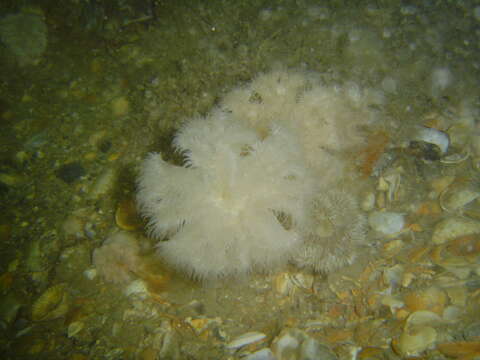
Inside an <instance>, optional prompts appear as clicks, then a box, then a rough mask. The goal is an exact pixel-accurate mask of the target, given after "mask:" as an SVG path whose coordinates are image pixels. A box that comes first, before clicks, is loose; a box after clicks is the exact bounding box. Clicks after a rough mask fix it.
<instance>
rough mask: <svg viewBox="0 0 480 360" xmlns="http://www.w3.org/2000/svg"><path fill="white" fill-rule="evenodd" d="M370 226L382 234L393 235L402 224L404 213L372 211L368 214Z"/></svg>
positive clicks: (399, 229) (401, 227) (400, 228)
mask: <svg viewBox="0 0 480 360" xmlns="http://www.w3.org/2000/svg"><path fill="white" fill-rule="evenodd" d="M368 223H369V224H370V226H371V228H372V229H373V230H375V231H377V232H379V233H381V234H384V235H393V234H396V233H398V232H400V231H401V230H402V229H403V227H404V225H405V219H404V215H403V214H400V213H395V212H389V211H374V212H372V213H370V215H369V216H368Z"/></svg>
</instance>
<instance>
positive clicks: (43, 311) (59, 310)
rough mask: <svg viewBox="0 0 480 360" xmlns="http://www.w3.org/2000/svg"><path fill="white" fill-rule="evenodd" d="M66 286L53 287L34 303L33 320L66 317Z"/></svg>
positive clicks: (67, 305)
mask: <svg viewBox="0 0 480 360" xmlns="http://www.w3.org/2000/svg"><path fill="white" fill-rule="evenodd" d="M65 287H66V286H65V284H59V285H55V286H52V287H50V288H48V289H47V290H45V291H44V293H43V294H42V295H41V296H40V297H39V298H38V299H37V300H36V301H35V302H34V303H33V306H32V320H33V321H44V320H53V319H57V318H59V317H61V316H63V315H65V314H66V313H67V311H68V307H69V304H68V302H69V301H68V293H67V292H66V290H65Z"/></svg>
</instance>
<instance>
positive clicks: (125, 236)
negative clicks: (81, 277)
mask: <svg viewBox="0 0 480 360" xmlns="http://www.w3.org/2000/svg"><path fill="white" fill-rule="evenodd" d="M139 253H140V247H139V246H138V244H137V242H136V240H135V237H134V236H133V235H131V234H129V233H127V232H123V231H122V232H117V233H115V234H113V235H111V236H110V237H109V238H108V239H107V240H106V241H105V242H104V243H103V245H102V246H101V247H99V248H98V249H95V251H94V252H93V264H94V266H95V268H96V269H97V272H98V274H99V275H101V276H103V277H104V278H105V280H107V281H110V282H114V283H127V282H129V281H131V280H133V279H134V273H136V272H138V271H139V270H140V268H141V260H140V256H139Z"/></svg>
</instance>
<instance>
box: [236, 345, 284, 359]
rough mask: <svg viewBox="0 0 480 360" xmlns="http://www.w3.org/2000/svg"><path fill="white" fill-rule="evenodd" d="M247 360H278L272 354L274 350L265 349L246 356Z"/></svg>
mask: <svg viewBox="0 0 480 360" xmlns="http://www.w3.org/2000/svg"><path fill="white" fill-rule="evenodd" d="M244 359H245V360H277V359H276V358H275V356H274V355H273V353H272V350H270V349H268V348H265V349H261V350H258V351H255V352H254V353H252V354H250V355H248V356H246V357H245V358H244Z"/></svg>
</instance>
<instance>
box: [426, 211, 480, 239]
mask: <svg viewBox="0 0 480 360" xmlns="http://www.w3.org/2000/svg"><path fill="white" fill-rule="evenodd" d="M475 233H480V222H477V221H475V220H471V219H467V218H463V217H451V218H447V219H445V220H442V221H441V222H439V223H438V224H437V225H435V229H434V231H433V235H432V241H433V243H434V244H443V243H446V242H447V241H449V240H452V239H455V238H457V237H460V236H465V235H471V234H475Z"/></svg>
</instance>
